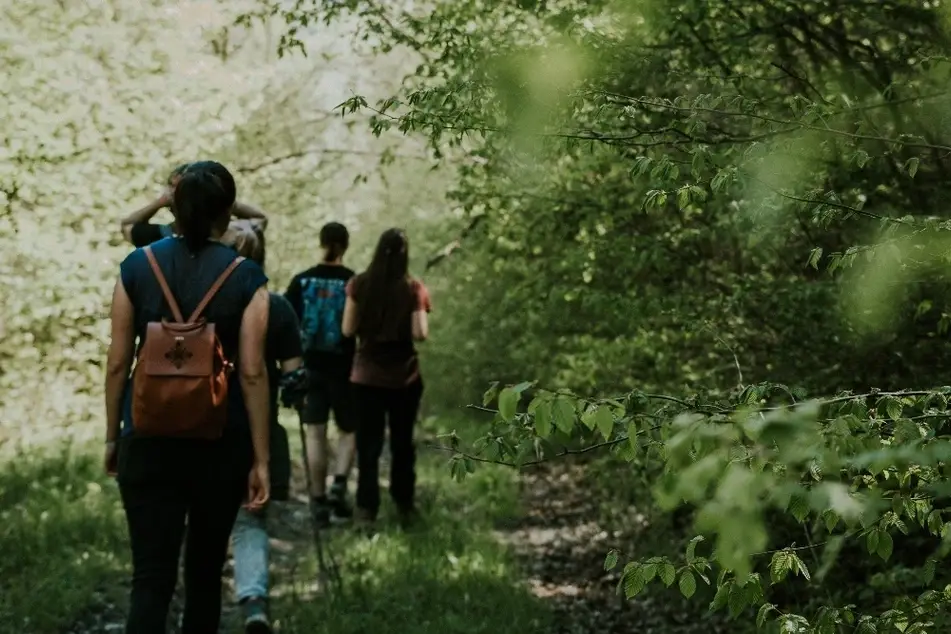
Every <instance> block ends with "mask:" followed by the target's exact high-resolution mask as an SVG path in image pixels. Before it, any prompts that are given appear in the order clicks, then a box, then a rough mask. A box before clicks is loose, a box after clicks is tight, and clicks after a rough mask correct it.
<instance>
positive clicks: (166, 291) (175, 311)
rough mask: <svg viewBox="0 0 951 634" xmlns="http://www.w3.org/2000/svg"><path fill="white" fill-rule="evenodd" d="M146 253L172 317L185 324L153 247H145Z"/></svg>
mask: <svg viewBox="0 0 951 634" xmlns="http://www.w3.org/2000/svg"><path fill="white" fill-rule="evenodd" d="M144 251H145V257H146V258H148V260H149V266H151V267H152V273H153V274H154V275H155V280H156V281H157V282H158V285H159V287H160V288H161V289H162V295H165V301H166V302H168V307H169V308H171V309H172V316H173V317H174V318H175V321H177V322H178V323H180V324H181V323H185V320H184V319H182V311H181V309H180V308H179V307H178V302H176V301H175V296H174V295H172V289H170V288H169V287H168V282H167V281H166V279H165V275H163V274H162V269H161V267H159V263H158V260H156V259H155V254H154V253H152V247H145V249H144Z"/></svg>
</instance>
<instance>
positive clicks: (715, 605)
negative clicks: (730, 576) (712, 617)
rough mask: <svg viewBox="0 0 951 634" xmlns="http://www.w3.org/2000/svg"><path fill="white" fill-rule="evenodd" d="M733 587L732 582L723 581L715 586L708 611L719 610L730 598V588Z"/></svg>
mask: <svg viewBox="0 0 951 634" xmlns="http://www.w3.org/2000/svg"><path fill="white" fill-rule="evenodd" d="M732 589H733V582H732V581H731V582H729V583H724V584H723V585H722V586H720V587H719V588H717V593H716V594H715V595H714V597H713V601H711V602H710V611H711V612H712V611H715V610H719V609H720V608H722V607H724V606H725V605H726V604H727V602H728V601H729V599H730V590H732Z"/></svg>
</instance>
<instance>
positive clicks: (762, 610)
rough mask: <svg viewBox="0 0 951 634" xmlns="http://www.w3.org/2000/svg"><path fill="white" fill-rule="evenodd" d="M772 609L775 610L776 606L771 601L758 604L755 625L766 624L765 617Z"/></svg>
mask: <svg viewBox="0 0 951 634" xmlns="http://www.w3.org/2000/svg"><path fill="white" fill-rule="evenodd" d="M774 610H776V606H775V605H773V604H772V603H764V604H763V605H761V606H759V612H757V613H756V627H760V628H761V627H763V625H765V624H766V617H768V616H769V614H770V612H773V611H774Z"/></svg>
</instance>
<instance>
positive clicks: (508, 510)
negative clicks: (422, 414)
mask: <svg viewBox="0 0 951 634" xmlns="http://www.w3.org/2000/svg"><path fill="white" fill-rule="evenodd" d="M428 427H429V430H430V431H434V429H433V427H434V423H433V422H432V421H430V422H429V424H428ZM447 459H448V455H446V454H441V453H437V452H435V451H432V450H429V451H426V450H421V452H420V459H419V469H418V470H419V485H418V486H419V491H418V497H419V505H420V510H421V512H422V515H423V518H424V521H423V523H422V525H421V526H420V527H419V528H417V529H414V530H412V531H401V530H399V529H398V528H397V527H396V526H395V524H394V522H393V520H392V518H388V517H387V510H388V507H387V504H388V502H389V500H387V499H386V497H385V492H384V508H383V511H382V513H383V517H382V518H381V519H382V525H381V526H380V531H379V534H378V535H376V536H374V537H372V538H365V537H359V536H357V535H353V534H338V535H337V536H335V537H333V541H332V542H330V548H332V549H333V552H334V553H335V554H336V555H337V558H338V559H339V563H340V566H341V576H342V577H343V579H344V590H343V592H342V593H340V595H339V596H333V595H317V596H314V595H312V594H310V593H309V592H308V590H309V588H310V587H311V586H312V585H313V583H312V582H313V580H314V579H316V577H317V565H316V557H315V556H314V555H313V554H312V553H313V549H310V550H309V552H310V553H311V554H310V555H309V557H308V560H307V561H305V562H302V565H301V567H300V568H299V569H298V570H297V571H295V578H294V579H283V580H282V581H284V582H285V583H290V584H291V585H292V586H293V588H292V592H291V593H290V595H289V596H286V597H284V598H282V599H281V600H279V601H276V602H275V603H274V617H275V619H276V620H277V621H278V624H279V625H280V631H281V632H282V633H294V634H298V633H299V634H304V633H307V634H324V633H327V634H331V633H332V634H357V633H364V632H374V633H375V634H388V633H391V632H392V633H393V634H396V633H399V634H424V633H425V634H437V633H438V634H482V633H486V634H489V633H492V634H495V633H497V632H540V631H543V630H544V629H545V627H546V625H547V624H548V623H549V618H550V614H549V612H548V611H547V609H546V607H545V606H544V604H543V603H542V602H541V601H540V600H538V599H536V598H535V597H534V596H532V595H531V594H530V593H529V592H528V590H527V589H526V588H525V587H524V586H523V585H522V584H521V583H520V574H519V571H518V569H517V567H516V566H515V565H514V562H513V561H512V560H511V558H510V557H509V553H508V552H507V551H506V550H505V548H504V547H502V546H501V545H500V544H499V543H498V542H497V541H496V540H495V539H494V538H493V536H492V532H491V530H492V528H493V527H494V525H496V524H497V523H499V522H502V521H506V520H510V519H512V518H513V517H516V516H517V515H518V514H519V512H520V509H519V504H518V491H517V487H516V481H515V477H514V474H513V472H511V471H509V470H505V469H491V468H487V469H480V470H477V471H476V473H475V474H474V475H471V476H469V477H468V478H467V479H466V480H465V481H463V482H455V481H453V480H451V479H450V477H449V468H448V466H447ZM390 510H391V509H390ZM280 581H281V580H279V582H280Z"/></svg>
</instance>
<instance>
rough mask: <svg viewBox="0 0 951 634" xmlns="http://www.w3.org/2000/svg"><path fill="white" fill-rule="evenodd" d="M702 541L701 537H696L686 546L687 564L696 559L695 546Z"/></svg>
mask: <svg viewBox="0 0 951 634" xmlns="http://www.w3.org/2000/svg"><path fill="white" fill-rule="evenodd" d="M703 539H704V537H703V535H697V536H696V537H694V538H693V539H691V540H690V542H689V543H688V544H687V563H688V564H692V563H693V560H694V559H696V558H697V544H699V543H700V542H702V541H703Z"/></svg>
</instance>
